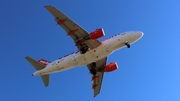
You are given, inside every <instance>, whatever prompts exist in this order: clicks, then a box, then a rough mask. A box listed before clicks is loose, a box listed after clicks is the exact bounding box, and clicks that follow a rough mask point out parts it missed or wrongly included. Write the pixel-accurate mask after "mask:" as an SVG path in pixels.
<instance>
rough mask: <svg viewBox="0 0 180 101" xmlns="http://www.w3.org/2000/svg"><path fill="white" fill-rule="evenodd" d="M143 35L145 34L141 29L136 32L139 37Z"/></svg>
mask: <svg viewBox="0 0 180 101" xmlns="http://www.w3.org/2000/svg"><path fill="white" fill-rule="evenodd" d="M143 35H144V33H143V32H140V31H137V32H136V37H138V38H141V37H142V36H143Z"/></svg>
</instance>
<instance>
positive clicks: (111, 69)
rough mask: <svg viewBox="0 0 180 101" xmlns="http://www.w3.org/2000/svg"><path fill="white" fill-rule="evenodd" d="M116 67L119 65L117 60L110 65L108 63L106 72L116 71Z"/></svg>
mask: <svg viewBox="0 0 180 101" xmlns="http://www.w3.org/2000/svg"><path fill="white" fill-rule="evenodd" d="M116 69H118V65H117V64H116V62H111V63H110V64H109V65H107V66H106V67H105V71H106V72H112V71H114V70H116Z"/></svg>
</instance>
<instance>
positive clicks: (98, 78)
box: [87, 57, 107, 97]
mask: <svg viewBox="0 0 180 101" xmlns="http://www.w3.org/2000/svg"><path fill="white" fill-rule="evenodd" d="M106 61H107V57H105V58H103V59H101V60H99V61H97V62H96V68H95V70H96V71H97V74H96V75H92V89H94V97H96V96H97V95H98V94H99V93H100V90H101V85H102V81H103V77H104V67H105V66H106ZM87 66H88V69H89V71H91V69H92V64H89V65H87Z"/></svg>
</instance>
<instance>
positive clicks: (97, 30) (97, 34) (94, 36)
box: [89, 28, 105, 39]
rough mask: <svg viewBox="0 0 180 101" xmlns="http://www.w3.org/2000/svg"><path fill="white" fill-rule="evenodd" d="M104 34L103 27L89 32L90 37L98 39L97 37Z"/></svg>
mask: <svg viewBox="0 0 180 101" xmlns="http://www.w3.org/2000/svg"><path fill="white" fill-rule="evenodd" d="M104 35H105V34H104V30H103V28H99V29H96V30H95V31H94V32H91V33H90V34H89V36H90V38H91V39H98V38H101V37H103V36H104Z"/></svg>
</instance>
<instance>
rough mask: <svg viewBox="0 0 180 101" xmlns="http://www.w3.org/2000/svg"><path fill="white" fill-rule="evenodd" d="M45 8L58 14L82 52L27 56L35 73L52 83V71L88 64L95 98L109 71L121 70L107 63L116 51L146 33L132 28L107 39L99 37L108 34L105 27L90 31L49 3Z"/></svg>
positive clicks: (59, 21)
mask: <svg viewBox="0 0 180 101" xmlns="http://www.w3.org/2000/svg"><path fill="white" fill-rule="evenodd" d="M45 8H46V9H47V10H48V11H49V12H50V13H51V14H52V15H53V16H54V18H55V21H56V22H57V24H58V25H60V26H61V27H62V28H63V29H64V30H65V31H66V32H67V35H68V36H70V37H71V38H72V39H73V40H74V43H75V45H76V46H77V48H78V51H75V52H72V53H70V54H68V55H66V56H64V57H61V58H59V59H57V60H55V61H53V62H49V61H47V60H44V59H40V60H38V61H36V60H34V59H32V58H31V57H29V56H27V57H25V58H26V59H27V61H28V62H29V63H30V64H31V65H32V66H33V67H35V69H36V70H37V71H36V72H34V73H33V74H32V75H33V76H41V78H42V80H43V82H44V85H45V86H48V85H49V75H50V74H51V73H56V72H61V71H65V70H68V69H71V68H75V67H76V66H84V65H87V67H88V69H89V71H90V73H91V74H92V89H93V90H94V97H95V96H97V95H98V94H99V93H100V90H101V85H102V81H103V75H104V73H105V72H112V71H114V70H117V69H118V65H117V63H116V62H111V63H110V64H106V62H107V58H108V56H109V55H110V54H112V53H113V52H114V51H116V50H118V49H121V48H123V47H127V48H130V46H131V44H132V43H134V42H136V41H137V40H139V39H140V38H141V37H142V36H143V32H141V31H128V32H123V33H119V34H117V35H114V36H112V37H110V38H108V39H106V40H103V41H99V40H98V39H99V38H101V37H103V36H104V35H105V33H104V30H103V29H102V28H98V29H96V30H95V31H93V32H91V33H89V32H87V31H86V30H85V29H83V28H82V27H80V26H79V25H78V24H77V23H75V22H74V21H73V20H71V19H70V18H69V17H67V16H66V15H65V14H63V13H62V12H61V11H59V10H58V9H57V8H55V7H54V6H50V5H48V6H45Z"/></svg>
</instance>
